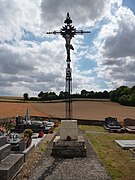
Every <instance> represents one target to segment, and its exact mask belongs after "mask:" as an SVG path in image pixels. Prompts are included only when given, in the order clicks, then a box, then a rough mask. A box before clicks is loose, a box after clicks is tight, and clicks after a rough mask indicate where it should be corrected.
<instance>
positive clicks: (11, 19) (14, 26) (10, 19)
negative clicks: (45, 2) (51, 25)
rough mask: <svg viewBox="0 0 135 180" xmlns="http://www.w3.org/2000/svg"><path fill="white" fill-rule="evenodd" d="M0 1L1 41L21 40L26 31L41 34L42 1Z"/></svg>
mask: <svg viewBox="0 0 135 180" xmlns="http://www.w3.org/2000/svg"><path fill="white" fill-rule="evenodd" d="M37 2H38V1H34V0H10V1H2V0H1V1H0V41H4V40H7V41H10V40H18V39H21V37H22V35H24V31H23V30H25V31H30V32H32V33H35V34H39V33H40V7H39V5H40V1H39V2H38V3H37Z"/></svg>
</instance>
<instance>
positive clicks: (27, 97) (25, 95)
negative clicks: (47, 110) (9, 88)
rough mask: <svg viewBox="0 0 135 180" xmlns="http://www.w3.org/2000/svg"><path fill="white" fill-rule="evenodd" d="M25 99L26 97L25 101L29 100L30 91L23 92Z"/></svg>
mask: <svg viewBox="0 0 135 180" xmlns="http://www.w3.org/2000/svg"><path fill="white" fill-rule="evenodd" d="M23 99H24V100H25V101H28V100H29V95H28V93H24V94H23Z"/></svg>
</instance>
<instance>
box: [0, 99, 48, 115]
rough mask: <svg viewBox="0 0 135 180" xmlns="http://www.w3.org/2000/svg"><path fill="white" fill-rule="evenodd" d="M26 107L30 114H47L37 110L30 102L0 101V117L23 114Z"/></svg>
mask: <svg viewBox="0 0 135 180" xmlns="http://www.w3.org/2000/svg"><path fill="white" fill-rule="evenodd" d="M27 108H29V110H30V115H32V116H48V115H47V114H45V113H43V112H40V111H38V110H37V109H36V108H35V107H34V106H33V105H32V103H13V102H11V103H10V102H0V117H16V116H17V115H20V116H25V114H26V110H27Z"/></svg>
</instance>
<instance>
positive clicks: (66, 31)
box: [47, 13, 90, 119]
mask: <svg viewBox="0 0 135 180" xmlns="http://www.w3.org/2000/svg"><path fill="white" fill-rule="evenodd" d="M64 23H65V26H63V27H62V28H61V29H60V31H53V32H47V34H55V35H56V34H60V35H62V37H63V38H64V39H65V41H66V44H65V47H66V51H67V59H66V61H67V68H66V89H65V91H66V118H67V119H72V100H71V93H72V69H71V67H70V61H71V58H70V50H71V49H72V50H74V48H73V46H72V44H71V39H72V38H73V37H74V36H75V35H77V34H84V33H90V31H83V30H76V28H75V27H74V26H73V25H72V20H71V18H70V16H69V13H67V17H66V19H65V21H64Z"/></svg>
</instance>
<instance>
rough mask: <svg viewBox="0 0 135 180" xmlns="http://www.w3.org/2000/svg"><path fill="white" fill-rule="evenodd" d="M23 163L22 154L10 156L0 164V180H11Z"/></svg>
mask: <svg viewBox="0 0 135 180" xmlns="http://www.w3.org/2000/svg"><path fill="white" fill-rule="evenodd" d="M23 163H24V155H23V154H10V155H9V156H7V157H6V158H5V159H4V160H2V161H1V163H0V180H11V179H12V178H13V177H14V176H15V175H16V173H17V172H18V171H19V169H20V167H21V166H22V165H23Z"/></svg>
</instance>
